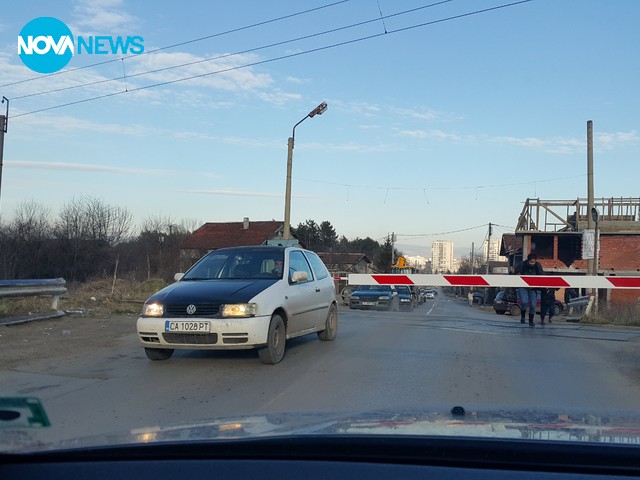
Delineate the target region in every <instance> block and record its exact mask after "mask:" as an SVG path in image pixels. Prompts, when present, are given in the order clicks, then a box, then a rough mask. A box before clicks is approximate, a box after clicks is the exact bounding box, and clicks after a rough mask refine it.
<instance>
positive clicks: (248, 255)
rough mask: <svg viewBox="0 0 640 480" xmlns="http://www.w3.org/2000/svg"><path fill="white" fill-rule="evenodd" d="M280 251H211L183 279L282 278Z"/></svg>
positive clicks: (282, 259)
mask: <svg viewBox="0 0 640 480" xmlns="http://www.w3.org/2000/svg"><path fill="white" fill-rule="evenodd" d="M283 261H284V255H283V254H282V253H279V254H278V253H273V252H260V251H226V252H213V253H210V254H209V255H207V256H206V257H204V258H203V259H201V260H200V261H199V262H198V263H197V264H195V265H194V266H193V267H192V268H191V269H190V270H189V271H188V272H187V273H186V274H185V275H184V277H182V279H183V280H213V279H263V278H282V264H283Z"/></svg>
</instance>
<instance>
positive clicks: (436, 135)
mask: <svg viewBox="0 0 640 480" xmlns="http://www.w3.org/2000/svg"><path fill="white" fill-rule="evenodd" d="M398 135H399V136H400V137H408V138H419V139H425V138H431V139H436V140H451V141H454V142H460V141H463V140H464V139H463V137H461V136H460V135H458V134H457V133H448V132H445V131H442V130H398Z"/></svg>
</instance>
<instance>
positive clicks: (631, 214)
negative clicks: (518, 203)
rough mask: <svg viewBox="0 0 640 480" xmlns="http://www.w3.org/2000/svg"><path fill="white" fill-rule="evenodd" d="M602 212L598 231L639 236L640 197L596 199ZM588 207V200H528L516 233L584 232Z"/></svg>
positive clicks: (595, 203)
mask: <svg viewBox="0 0 640 480" xmlns="http://www.w3.org/2000/svg"><path fill="white" fill-rule="evenodd" d="M594 207H595V208H596V209H597V210H598V213H599V229H600V231H601V232H603V233H604V232H608V233H640V197H639V198H625V197H619V198H618V197H610V198H604V197H603V198H597V199H594ZM589 214H590V212H589V206H588V200H587V199H586V198H578V199H576V200H540V199H539V198H527V200H526V202H525V204H524V207H523V208H522V212H521V213H520V217H519V218H518V224H517V226H516V234H517V233H525V232H581V231H583V230H585V229H586V228H587V224H588V215H589Z"/></svg>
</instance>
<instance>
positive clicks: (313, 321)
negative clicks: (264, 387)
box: [137, 246, 338, 363]
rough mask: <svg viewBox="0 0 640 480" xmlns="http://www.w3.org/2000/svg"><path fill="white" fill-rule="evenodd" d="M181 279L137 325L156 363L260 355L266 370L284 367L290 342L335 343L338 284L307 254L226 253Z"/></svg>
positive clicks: (262, 249) (269, 250)
mask: <svg viewBox="0 0 640 480" xmlns="http://www.w3.org/2000/svg"><path fill="white" fill-rule="evenodd" d="M176 280H177V281H176V282H175V283H173V284H171V285H169V286H168V287H165V288H163V289H162V290H160V291H159V292H157V293H155V294H154V295H152V296H151V297H150V298H149V299H148V300H147V301H146V302H145V304H144V307H143V312H142V315H141V317H140V318H138V322H137V330H138V336H139V338H140V343H141V344H142V346H143V347H144V349H145V352H146V354H147V357H149V359H151V360H166V359H168V358H169V357H171V355H172V354H173V351H174V350H175V349H207V350H219V349H225V350H227V349H249V348H257V349H258V354H259V357H260V360H261V361H262V362H263V363H278V362H279V361H280V360H282V358H283V356H284V351H285V343H286V339H289V338H294V337H299V336H302V335H307V334H310V333H317V334H318V337H319V338H320V340H325V341H328V340H333V339H335V337H336V334H337V330H338V306H337V302H336V293H335V287H334V283H333V278H332V277H331V275H329V272H328V271H327V268H326V267H325V265H324V263H322V260H320V258H319V257H318V256H317V255H316V254H315V253H313V252H310V251H308V250H304V249H302V248H295V247H281V246H255V247H230V248H222V249H219V250H215V251H213V252H210V253H208V254H207V255H205V256H204V257H202V258H201V259H200V260H199V261H198V262H197V263H196V264H195V265H194V266H193V267H191V268H190V269H189V270H188V271H187V273H185V274H184V275H182V274H177V275H176Z"/></svg>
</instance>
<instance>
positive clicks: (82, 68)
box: [0, 0, 351, 88]
mask: <svg viewBox="0 0 640 480" xmlns="http://www.w3.org/2000/svg"><path fill="white" fill-rule="evenodd" d="M350 1H351V0H340V1H338V2H333V3H329V4H326V5H321V6H319V7H315V8H310V9H308V10H303V11H301V12H296V13H291V14H289V15H284V16H281V17H276V18H272V19H270V20H264V21H262V22H257V23H252V24H251V25H245V26H243V27H238V28H233V29H231V30H226V31H224V32H218V33H214V34H211V35H206V36H204V37H199V38H194V39H192V40H186V41H184V42H179V43H174V44H172V45H167V46H165V47H160V48H155V49H153V50H149V51H146V52H144V53H141V54H138V55H125V56H124V57H122V58H114V59H111V60H105V61H103V62H96V63H92V64H90V65H84V66H82V67H76V68H70V69H67V70H61V71H59V72H56V73H51V74H49V75H46V76H38V77H31V78H27V79H25V80H19V81H17V82H12V83H7V84H5V85H0V88H2V87H9V86H13V85H19V84H21V83H27V82H32V81H34V80H42V79H43V78H50V77H53V76H58V75H65V74H68V73H71V72H75V71H78V70H84V69H87V68H93V67H97V66H100V65H106V64H109V63H113V62H119V61H120V60H122V59H127V58H138V57H141V56H143V55H150V54H152V53H156V52H161V51H163V50H169V49H171V48H176V47H181V46H184V45H189V44H191V43H196V42H201V41H203V40H209V39H211V38H215V37H221V36H223V35H228V34H230V33H237V32H241V31H243V30H249V29H251V28H255V27H261V26H263V25H268V24H270V23H275V22H279V21H281V20H287V19H289V18H293V17H297V16H300V15H304V14H307V13H311V12H316V11H318V10H322V9H325V8H329V7H335V6H336V5H340V4H342V3H347V2H350Z"/></svg>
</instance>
